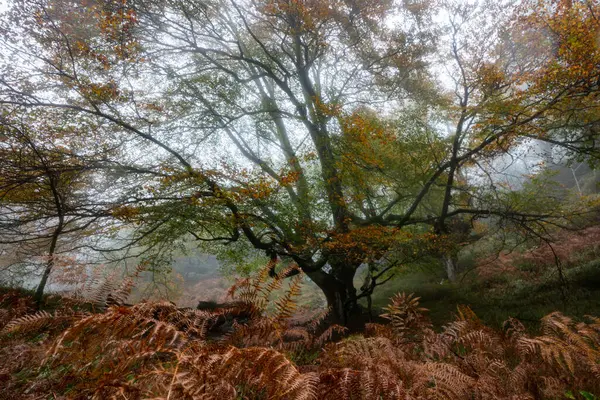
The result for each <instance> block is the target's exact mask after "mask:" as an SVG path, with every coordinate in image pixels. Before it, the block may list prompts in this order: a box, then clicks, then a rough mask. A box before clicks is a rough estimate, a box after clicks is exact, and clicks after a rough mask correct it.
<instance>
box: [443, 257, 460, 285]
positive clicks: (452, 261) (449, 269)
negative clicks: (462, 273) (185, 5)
mask: <svg viewBox="0 0 600 400" xmlns="http://www.w3.org/2000/svg"><path fill="white" fill-rule="evenodd" d="M443 262H444V268H445V269H446V275H447V276H448V280H449V281H450V282H456V273H457V267H458V266H457V259H456V257H455V256H454V255H452V254H445V255H444V256H443Z"/></svg>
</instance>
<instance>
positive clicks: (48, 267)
mask: <svg viewBox="0 0 600 400" xmlns="http://www.w3.org/2000/svg"><path fill="white" fill-rule="evenodd" d="M62 225H63V219H62V216H61V218H59V223H58V226H57V227H56V229H55V230H54V233H53V234H52V241H51V242H50V249H49V251H48V257H49V258H48V262H47V263H46V268H45V269H44V274H43V275H42V280H41V281H40V283H39V285H38V287H37V290H36V291H35V295H34V296H33V298H34V300H35V302H36V304H37V305H38V307H39V306H40V304H41V301H42V297H43V296H44V289H45V287H46V283H47V282H48V277H49V276H50V272H52V268H53V267H54V253H55V251H56V244H57V243H58V237H59V236H60V233H61V231H62Z"/></svg>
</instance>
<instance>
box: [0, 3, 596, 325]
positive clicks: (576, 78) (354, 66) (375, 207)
mask: <svg viewBox="0 0 600 400" xmlns="http://www.w3.org/2000/svg"><path fill="white" fill-rule="evenodd" d="M555 3H556V4H558V5H559V6H558V7H556V4H555ZM543 4H544V5H545V6H546V8H544V10H545V11H544V12H545V13H546V14H543V13H542V14H536V13H534V12H533V11H532V8H531V7H528V6H527V5H525V4H524V5H522V6H521V9H520V10H519V9H516V12H517V13H520V15H521V17H520V18H521V19H519V18H516V19H514V20H513V22H512V23H513V24H514V25H511V26H510V27H507V28H512V29H499V28H500V27H497V26H496V27H495V29H491V30H489V29H487V30H481V31H480V32H479V34H480V35H489V34H493V35H494V37H498V38H499V39H498V40H497V41H494V40H492V42H491V44H490V46H489V49H485V47H482V45H481V44H482V43H485V41H484V40H482V38H481V37H479V38H477V37H472V36H473V35H476V34H477V33H478V32H477V31H472V32H471V33H470V35H471V36H469V35H465V36H464V37H463V38H462V39H459V35H458V32H459V31H461V29H459V28H460V26H459V25H458V22H457V21H458V19H456V18H455V19H453V20H452V21H451V22H452V24H451V25H450V29H451V31H450V35H449V37H450V38H451V40H450V42H449V43H450V46H451V48H450V50H451V56H452V59H453V60H454V65H455V66H456V69H455V70H453V69H452V68H449V69H448V71H451V76H452V78H453V79H455V82H456V90H455V91H454V93H455V94H456V96H455V99H457V101H456V102H455V101H454V100H453V99H452V98H451V96H449V95H448V94H447V93H446V91H445V90H444V89H443V88H436V84H435V81H434V80H433V79H431V74H430V72H431V71H432V69H431V68H429V65H428V64H427V60H432V59H435V58H434V57H433V56H432V54H433V53H432V52H433V51H434V50H435V46H434V45H435V43H434V40H433V39H434V37H435V36H436V35H437V34H440V32H439V31H438V28H440V29H441V26H438V27H436V26H435V25H434V24H433V22H432V19H431V16H432V14H433V13H434V12H435V10H434V9H432V6H431V4H430V3H429V2H426V1H422V2H418V1H417V2H406V1H403V2H395V1H392V0H388V1H361V0H357V1H351V0H343V1H310V0H270V1H260V0H256V1H251V0H248V1H227V0H222V1H198V0H192V1H183V0H160V1H159V0H137V1H126V0H122V1H113V2H99V1H84V0H78V1H77V0H76V1H66V0H53V1H52V0H35V1H27V2H21V1H13V2H12V5H13V7H12V8H11V10H10V12H8V13H7V14H5V15H4V16H3V18H2V25H1V26H0V29H2V32H3V33H4V34H5V35H4V37H3V39H2V42H1V43H2V46H3V51H2V52H0V57H3V58H5V60H4V62H3V63H2V66H1V67H0V68H1V71H2V73H3V75H2V76H3V78H2V79H1V81H0V84H1V85H2V89H3V91H2V95H0V103H2V104H4V105H5V106H6V107H22V108H25V109H49V110H56V109H62V110H69V112H71V113H73V114H74V115H75V116H76V118H82V119H84V120H86V119H92V120H94V121H97V124H98V125H102V126H107V127H110V129H106V130H105V133H106V135H110V136H111V137H114V138H115V140H116V141H117V142H119V143H121V152H120V154H121V155H123V156H122V157H123V158H122V159H120V160H119V164H120V165H121V170H125V171H127V172H128V173H129V174H128V175H127V177H124V178H123V179H120V180H119V181H117V182H116V183H119V184H120V185H121V191H122V193H123V194H124V196H125V198H126V199H127V204H124V205H123V206H122V207H119V208H117V209H115V210H114V211H113V215H114V216H116V217H118V218H120V219H122V220H123V221H127V222H132V223H135V224H137V226H139V230H138V234H139V235H140V238H141V237H143V238H145V239H146V240H149V241H150V240H154V241H158V240H161V241H172V240H174V239H176V238H182V237H191V238H194V239H195V240H198V241H212V242H217V243H221V244H227V243H232V242H240V241H244V242H246V243H248V244H249V245H250V246H251V247H253V248H255V249H258V250H261V251H264V252H265V253H266V254H267V255H268V256H269V257H271V259H272V260H273V261H275V260H277V259H278V258H286V259H290V260H292V261H293V262H295V263H297V264H298V266H299V267H300V269H301V270H302V271H304V273H306V274H307V275H308V276H309V277H310V278H311V279H312V280H313V281H314V282H315V283H316V284H317V285H318V286H319V287H320V288H321V289H322V291H323V293H324V294H325V297H326V298H327V301H328V304H329V305H330V306H331V307H332V310H333V313H334V315H335V316H336V317H337V318H339V319H342V320H343V319H346V320H347V318H348V316H349V315H350V314H351V313H352V312H354V311H355V310H356V309H357V300H358V298H360V297H361V296H368V295H370V293H372V291H373V289H374V287H375V286H376V285H377V284H379V283H381V281H380V279H381V278H384V277H385V272H386V270H387V268H389V266H385V264H381V263H380V262H379V261H380V260H381V259H383V258H384V257H387V256H388V255H389V254H390V253H391V252H393V251H394V250H398V251H402V252H405V253H406V252H407V251H408V250H407V248H410V249H411V251H412V252H413V253H415V252H417V253H418V252H419V251H421V252H428V251H431V250H432V249H437V250H439V251H441V252H444V250H443V248H444V246H447V244H446V243H445V241H444V240H443V238H444V237H447V236H448V235H450V234H451V229H450V228H449V226H451V225H452V224H453V223H452V221H453V219H456V218H459V217H460V216H468V217H469V218H470V219H471V220H472V219H475V218H480V217H489V216H496V217H498V218H502V219H504V220H506V221H510V222H512V223H515V224H524V225H526V224H538V223H541V222H542V221H554V222H556V221H557V220H558V219H559V218H561V217H562V214H561V212H560V210H558V209H556V208H551V207H546V208H544V207H531V204H526V203H523V202H518V201H514V199H515V196H514V195H513V194H511V193H510V192H509V191H498V190H492V191H491V192H490V191H489V190H488V191H487V192H486V186H485V185H484V186H482V185H481V184H480V182H479V181H478V180H477V179H468V175H469V174H468V173H467V172H468V171H470V169H469V168H473V166H474V165H483V164H482V163H483V162H484V161H485V160H489V159H491V158H493V157H495V156H496V155H497V154H500V153H502V152H506V151H509V150H510V149H511V148H513V147H514V146H516V145H518V144H519V143H521V142H522V141H523V140H524V139H525V138H528V137H532V136H535V137H540V138H541V137H543V138H544V139H545V140H552V141H555V142H556V143H560V144H567V145H568V146H571V147H570V148H571V149H574V150H577V151H579V150H580V149H581V148H582V147H581V144H587V142H581V141H575V140H571V139H572V138H573V135H575V136H576V138H581V137H582V136H583V137H584V138H589V137H590V136H586V135H587V133H586V134H582V133H581V132H580V131H578V130H577V129H578V127H573V128H572V129H570V130H569V131H568V132H569V134H567V135H565V130H564V129H557V130H556V131H553V130H552V129H550V128H551V126H550V125H549V123H550V122H551V121H558V120H560V117H561V115H563V114H564V110H563V109H561V107H562V108H564V109H567V110H569V111H572V112H573V113H578V115H579V116H580V117H581V118H588V119H590V118H591V116H596V115H597V114H593V113H590V112H587V111H584V112H582V111H581V109H580V108H579V107H580V106H581V105H582V104H587V105H590V104H592V103H591V102H592V99H591V97H590V96H595V95H596V94H597V92H598V85H597V77H596V75H594V73H593V71H592V70H590V69H589V65H588V64H585V68H578V67H580V66H581V65H580V62H583V61H585V63H591V64H594V63H595V64H594V65H595V66H596V67H597V66H598V60H597V58H598V43H597V41H596V42H588V41H585V44H586V46H581V45H580V44H581V43H580V42H578V41H576V40H573V37H574V36H573V35H578V34H579V33H577V32H580V30H579V29H577V30H572V31H571V30H568V29H566V31H565V32H564V35H563V36H560V35H558V37H557V38H555V39H552V45H553V46H556V45H557V44H558V46H559V48H561V49H563V48H564V49H565V50H564V51H563V50H561V51H559V52H557V53H550V54H547V57H546V58H544V59H540V58H536V59H535V60H531V59H528V58H526V57H520V58H519V57H516V56H515V57H512V58H510V61H509V62H504V61H503V60H504V59H502V58H500V57H495V54H494V51H499V52H505V51H506V50H505V49H506V46H507V43H515V47H514V49H513V50H512V51H513V54H514V55H520V54H521V53H522V52H523V51H522V49H523V46H524V45H525V44H526V42H527V41H528V40H530V39H532V38H533V39H535V40H537V35H539V31H541V30H543V29H545V25H544V24H545V23H546V22H547V21H546V19H544V18H549V19H550V20H554V19H556V20H558V19H561V18H562V19H563V20H566V21H567V25H568V24H580V25H582V24H583V25H585V26H586V28H589V29H592V33H590V35H592V36H593V35H594V34H595V33H598V32H599V31H600V30H599V29H598V21H597V19H596V17H595V15H597V11H598V10H597V8H598V7H596V6H593V5H592V4H587V3H575V4H571V3H570V4H571V5H570V6H569V7H571V9H573V10H575V11H572V12H571V11H569V12H570V14H568V15H566V16H565V15H563V14H564V9H565V8H564V7H567V6H564V5H563V3H562V2H556V1H550V0H549V1H547V2H546V3H543ZM586 5H587V6H588V8H587V9H586ZM465 7H473V8H477V5H466V6H465ZM546 10H547V11H546ZM586 10H587V11H586ZM455 11H456V12H454V14H451V15H454V16H457V15H463V16H464V15H467V14H468V12H467V11H468V10H456V9H455ZM561 13H563V14H561ZM540 15H541V16H540ZM542 16H543V18H542ZM536 17H539V19H536ZM462 23H466V21H463V22H462ZM488 23H490V24H492V25H493V24H494V16H493V15H491V14H490V15H488ZM519 26H521V27H527V29H528V31H524V30H519V29H518V27H519ZM432 27H434V28H432ZM559 28H560V26H559ZM452 29H453V30H454V31H452ZM536 29H537V30H536ZM561 29H562V28H561ZM562 32H563V31H561V33H562ZM594 32H595V33H594ZM517 33H522V34H521V35H518V34H517ZM502 35H504V40H500V39H502V38H503V37H502ZM517 37H518V41H517V40H516V38H517ZM575 38H576V39H577V38H578V37H575ZM461 40H466V41H467V42H465V43H462V42H461ZM471 40H475V41H476V44H475V45H473V46H471V48H469V46H468V45H469V43H471V42H470V41H471ZM581 40H584V39H581ZM586 40H587V39H586ZM519 41H520V42H519ZM442 44H444V43H442ZM503 46H504V47H503ZM553 48H555V47H553ZM484 49H485V50H486V51H483V50H484ZM469 50H473V51H475V50H477V51H480V52H479V53H471V54H469V52H468V51H469ZM569 51H571V52H575V53H576V54H578V55H579V56H578V57H571V56H570V54H571V53H569ZM15 60H19V62H18V63H15V62H14V61H15ZM565 63H567V64H569V71H570V72H569V74H560V73H559V72H557V73H555V74H554V75H552V77H554V80H551V81H549V80H548V79H552V78H546V74H547V73H548V72H549V71H550V72H552V71H560V70H558V69H557V68H556V67H555V66H556V65H561V64H565ZM452 71H454V72H452ZM596 71H597V69H596ZM594 79H595V80H594ZM449 122H450V123H452V124H454V125H453V126H454V129H453V130H451V132H450V133H448V132H447V130H446V129H445V128H446V126H448V123H449ZM589 124H596V125H597V120H596V119H595V117H594V119H593V120H590V121H589V123H588V124H587V125H586V126H585V127H584V128H585V129H587V128H588V125H589ZM596 125H594V126H596ZM586 132H588V131H586ZM117 138H118V139H117ZM585 148H586V149H588V150H589V149H590V147H589V146H586V147H585ZM590 151H592V150H590ZM123 166H126V168H124V167H123ZM489 179H491V181H493V180H494V177H493V176H490V177H489ZM487 187H488V188H489V187H491V188H495V187H494V184H493V183H492V184H491V185H488V186H487ZM548 204H550V203H548ZM363 263H369V264H370V265H371V266H372V270H370V277H371V279H370V282H367V283H366V284H365V285H363V287H362V288H361V289H360V290H357V289H356V288H355V285H354V276H355V274H356V271H357V269H358V267H359V266H360V265H361V264H363ZM273 265H275V263H273Z"/></svg>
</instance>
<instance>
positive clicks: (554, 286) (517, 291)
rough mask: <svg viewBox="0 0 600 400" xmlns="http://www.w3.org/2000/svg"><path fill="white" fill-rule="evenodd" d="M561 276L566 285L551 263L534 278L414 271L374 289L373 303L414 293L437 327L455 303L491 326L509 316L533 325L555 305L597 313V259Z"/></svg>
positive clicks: (564, 309)
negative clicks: (451, 279)
mask: <svg viewBox="0 0 600 400" xmlns="http://www.w3.org/2000/svg"><path fill="white" fill-rule="evenodd" d="M565 278H566V285H564V284H563V283H562V282H561V281H560V280H559V278H558V274H557V272H556V269H555V268H551V269H549V270H548V271H546V273H545V274H544V276H542V277H541V278H540V279H539V280H538V282H528V281H525V280H522V279H513V278H512V277H511V276H510V275H500V276H497V277H495V278H494V279H491V280H487V281H482V280H480V279H477V278H474V277H467V278H465V279H464V280H463V281H462V282H458V283H455V284H451V283H448V282H447V281H444V282H443V283H440V282H442V280H443V272H442V271H439V272H432V271H425V270H415V271H409V272H406V273H405V274H403V275H402V276H401V277H399V278H397V279H395V280H394V281H392V282H390V283H389V284H387V285H384V286H382V287H381V288H379V290H378V291H376V292H375V293H374V296H373V307H374V309H379V308H381V307H383V306H385V305H386V304H387V303H388V299H389V298H390V297H391V296H392V295H393V294H394V293H397V292H414V293H415V294H416V295H417V296H420V297H421V305H422V306H423V307H426V308H428V309H429V310H430V312H429V315H430V317H431V319H432V321H433V323H434V325H435V326H437V327H440V326H441V325H443V324H445V323H448V322H449V321H451V320H452V316H453V314H454V313H455V312H456V307H457V306H458V305H460V304H464V305H468V306H469V307H471V309H472V310H473V311H474V312H475V313H476V314H477V315H478V316H479V318H481V319H482V320H483V322H484V323H486V324H487V325H491V326H493V327H496V328H497V327H500V326H501V325H502V323H503V322H504V321H505V320H506V319H507V318H508V317H516V318H518V319H520V320H521V321H522V322H523V323H524V324H526V325H528V326H529V327H531V328H536V327H537V326H538V325H539V319H540V318H541V317H543V316H544V315H546V314H548V313H550V312H552V311H556V310H558V311H561V312H563V313H565V314H568V315H572V316H574V317H579V318H580V317H583V316H584V315H586V314H591V315H600V259H599V260H594V261H592V262H588V263H585V264H582V265H579V266H577V267H573V268H570V269H567V270H565Z"/></svg>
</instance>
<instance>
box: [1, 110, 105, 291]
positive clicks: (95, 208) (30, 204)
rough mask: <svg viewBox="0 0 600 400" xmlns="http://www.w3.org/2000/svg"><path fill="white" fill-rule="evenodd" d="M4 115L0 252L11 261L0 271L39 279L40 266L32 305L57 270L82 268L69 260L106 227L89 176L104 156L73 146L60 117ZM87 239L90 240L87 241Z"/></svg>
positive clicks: (71, 132) (71, 130)
mask: <svg viewBox="0 0 600 400" xmlns="http://www.w3.org/2000/svg"><path fill="white" fill-rule="evenodd" d="M3 111H4V112H3V113H2V116H0V171H1V173H0V244H2V245H5V246H10V249H9V250H8V251H10V252H11V253H12V257H11V258H10V259H9V262H8V263H7V264H6V265H3V266H2V267H3V269H5V270H8V269H11V268H12V269H14V267H17V268H18V269H19V270H20V272H21V273H23V272H24V271H23V270H24V269H26V268H25V266H26V265H28V264H29V265H32V266H33V267H34V270H35V272H36V273H39V268H40V263H41V264H42V268H41V269H42V273H41V280H40V282H39V284H38V285H37V290H36V293H35V299H36V301H38V302H39V301H40V300H41V298H42V295H43V293H44V288H45V287H46V283H47V282H48V278H49V276H50V273H51V272H52V270H53V269H54V268H55V266H56V264H59V263H66V264H69V265H71V267H72V268H77V266H78V265H83V264H84V261H85V260H83V259H81V257H80V259H79V261H78V260H77V259H76V258H73V256H75V250H76V249H78V248H83V247H86V242H87V245H88V246H91V245H92V244H93V243H95V242H97V241H98V240H99V238H100V235H101V232H102V230H104V229H105V228H106V227H107V226H106V221H105V220H106V219H107V217H108V216H109V213H108V212H107V210H106V209H105V208H104V207H105V205H104V204H103V200H102V198H103V197H104V198H106V196H107V194H100V193H99V192H97V191H96V190H98V189H102V187H101V185H100V183H101V178H100V177H98V176H95V175H94V172H95V169H96V168H98V167H100V162H101V160H102V159H103V158H104V157H105V156H106V154H108V153H109V152H110V149H107V148H104V149H103V148H100V149H96V152H94V153H92V152H90V149H89V148H88V147H87V145H86V146H81V143H79V145H78V143H77V138H78V137H79V135H78V133H77V132H76V130H77V128H76V127H73V126H72V125H71V124H69V122H67V120H66V118H65V117H66V115H65V114H64V113H58V114H56V113H51V112H43V119H41V118H40V117H41V116H40V115H39V113H36V112H34V113H33V114H29V115H25V114H23V113H20V112H19V110H15V109H9V108H6V109H3ZM79 128H80V127H79ZM88 128H89V127H88ZM92 137H93V135H89V136H87V137H86V139H90V138H92ZM99 186H100V187H99ZM108 204H110V203H108ZM103 206H104V207H103ZM92 236H97V237H96V238H95V239H90V237H92ZM89 256H90V254H89V253H88V254H87V258H89ZM80 272H83V273H85V270H83V271H80ZM81 279H82V280H83V279H85V277H81Z"/></svg>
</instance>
